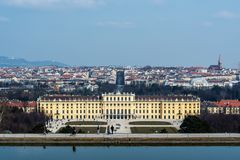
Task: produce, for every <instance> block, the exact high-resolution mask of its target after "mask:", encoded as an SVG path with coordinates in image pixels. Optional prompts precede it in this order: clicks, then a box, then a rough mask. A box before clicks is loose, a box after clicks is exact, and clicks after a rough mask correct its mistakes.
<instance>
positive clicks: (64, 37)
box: [0, 0, 240, 67]
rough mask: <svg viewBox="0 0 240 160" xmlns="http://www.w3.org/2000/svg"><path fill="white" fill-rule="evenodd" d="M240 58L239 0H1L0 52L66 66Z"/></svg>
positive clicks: (231, 62) (235, 62) (168, 63)
mask: <svg viewBox="0 0 240 160" xmlns="http://www.w3.org/2000/svg"><path fill="white" fill-rule="evenodd" d="M219 54H221V55H222V57H223V63H224V65H225V66H227V67H237V66H238V63H239V62H240V1H239V0H0V56H8V57H16V58H25V59H28V60H57V61H60V62H64V63H66V64H69V65H141V66H143V65H149V64H150V65H158V66H208V65H210V64H215V63H216V61H217V58H218V56H219Z"/></svg>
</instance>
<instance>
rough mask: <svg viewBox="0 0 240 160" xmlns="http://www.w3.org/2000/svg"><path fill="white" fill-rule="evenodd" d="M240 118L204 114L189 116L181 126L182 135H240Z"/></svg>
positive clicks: (236, 116) (237, 116)
mask: <svg viewBox="0 0 240 160" xmlns="http://www.w3.org/2000/svg"><path fill="white" fill-rule="evenodd" d="M239 122H240V116H239V115H224V114H204V115H202V116H200V117H197V116H188V117H187V118H185V119H184V121H183V123H182V125H181V126H180V128H181V129H180V132H181V133H240V123H239Z"/></svg>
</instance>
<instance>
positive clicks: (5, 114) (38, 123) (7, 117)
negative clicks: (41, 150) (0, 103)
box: [0, 107, 46, 133]
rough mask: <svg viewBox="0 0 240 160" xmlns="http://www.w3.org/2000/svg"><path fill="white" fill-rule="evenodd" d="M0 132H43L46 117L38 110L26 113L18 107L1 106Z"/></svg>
mask: <svg viewBox="0 0 240 160" xmlns="http://www.w3.org/2000/svg"><path fill="white" fill-rule="evenodd" d="M0 113H1V114H0V116H1V117H0V120H1V121H0V132H6V131H7V132H12V133H43V132H44V130H45V128H44V127H45V120H46V117H45V116H44V115H43V114H41V113H37V112H33V113H25V112H23V111H22V110H21V109H18V108H16V107H1V108H0Z"/></svg>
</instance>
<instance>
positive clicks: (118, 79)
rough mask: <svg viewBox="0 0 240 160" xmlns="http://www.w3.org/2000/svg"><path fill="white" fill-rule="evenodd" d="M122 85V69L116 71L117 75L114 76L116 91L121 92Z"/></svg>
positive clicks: (123, 75)
mask: <svg viewBox="0 0 240 160" xmlns="http://www.w3.org/2000/svg"><path fill="white" fill-rule="evenodd" d="M124 85H125V74H124V71H123V70H121V71H117V76H116V86H117V92H122V91H123V87H124Z"/></svg>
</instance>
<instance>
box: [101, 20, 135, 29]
mask: <svg viewBox="0 0 240 160" xmlns="http://www.w3.org/2000/svg"><path fill="white" fill-rule="evenodd" d="M97 26H99V27H114V28H134V27H135V24H134V23H133V22H129V21H104V22H98V23H97Z"/></svg>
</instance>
